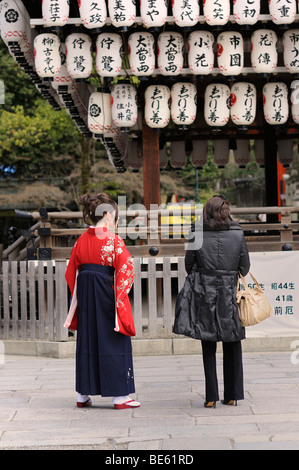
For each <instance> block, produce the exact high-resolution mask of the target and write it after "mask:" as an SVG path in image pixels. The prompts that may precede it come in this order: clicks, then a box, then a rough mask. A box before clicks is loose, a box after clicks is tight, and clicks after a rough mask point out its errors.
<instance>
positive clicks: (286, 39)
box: [282, 29, 299, 73]
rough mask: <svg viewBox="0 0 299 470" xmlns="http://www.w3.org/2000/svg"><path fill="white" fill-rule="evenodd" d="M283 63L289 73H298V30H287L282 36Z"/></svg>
mask: <svg viewBox="0 0 299 470" xmlns="http://www.w3.org/2000/svg"><path fill="white" fill-rule="evenodd" d="M282 45H283V61H284V65H285V67H286V69H287V70H288V72H290V73H298V72H299V29H289V30H288V31H285V32H284V34H283V36H282Z"/></svg>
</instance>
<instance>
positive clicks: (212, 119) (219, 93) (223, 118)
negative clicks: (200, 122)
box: [204, 83, 230, 127]
mask: <svg viewBox="0 0 299 470" xmlns="http://www.w3.org/2000/svg"><path fill="white" fill-rule="evenodd" d="M229 108H230V89H229V87H228V86H227V85H224V84H222V83H211V84H210V85H208V86H207V87H206V90H205V96H204V118H205V121H206V123H207V124H208V125H209V126H211V127H222V126H225V124H227V123H228V120H229V115H230V112H229Z"/></svg>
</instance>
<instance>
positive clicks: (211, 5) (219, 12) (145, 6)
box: [42, 0, 296, 29]
mask: <svg viewBox="0 0 299 470" xmlns="http://www.w3.org/2000/svg"><path fill="white" fill-rule="evenodd" d="M78 5H79V11H80V18H81V22H82V24H83V25H84V26H85V27H86V28H89V29H95V28H97V29H98V28H102V27H103V26H105V24H106V23H107V19H108V14H109V16H110V22H111V24H112V25H113V26H115V27H116V28H128V27H130V26H132V25H133V24H134V23H135V22H136V0H108V2H107V3H106V1H105V0H78ZM107 6H108V9H107ZM69 13H70V2H69V0H59V2H57V0H43V2H42V15H43V20H44V24H45V25H46V26H50V27H51V26H64V25H65V24H66V23H67V22H68V19H69ZM167 13H168V1H167V0H140V15H141V21H142V23H143V25H144V26H145V27H146V28H151V27H154V28H159V27H162V26H164V25H165V23H166V21H167ZM172 14H173V20H174V22H175V23H176V25H178V26H179V27H189V28H190V27H193V26H195V25H196V24H197V23H198V22H199V19H200V6H199V0H172ZM203 14H204V20H205V21H206V23H207V24H209V25H211V26H217V25H224V24H226V23H227V22H228V21H229V16H230V0H204V2H203ZM269 14H270V17H271V20H272V21H273V22H274V23H275V24H290V23H292V22H293V21H294V20H295V18H296V0H271V2H270V1H269ZM233 15H234V19H235V21H236V23H238V24H249V25H252V24H255V23H256V22H257V21H258V20H259V17H260V0H251V1H249V0H234V4H233Z"/></svg>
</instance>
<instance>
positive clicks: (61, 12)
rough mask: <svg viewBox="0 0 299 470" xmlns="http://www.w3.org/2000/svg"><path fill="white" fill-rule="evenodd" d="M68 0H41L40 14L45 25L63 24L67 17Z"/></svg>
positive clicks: (68, 10) (68, 11) (68, 9)
mask: <svg viewBox="0 0 299 470" xmlns="http://www.w3.org/2000/svg"><path fill="white" fill-rule="evenodd" d="M69 14H70V2H69V0H59V2H58V1H57V0H43V1H42V15H43V20H44V25H45V26H58V27H61V26H64V25H65V24H66V23H67V22H68V19H69Z"/></svg>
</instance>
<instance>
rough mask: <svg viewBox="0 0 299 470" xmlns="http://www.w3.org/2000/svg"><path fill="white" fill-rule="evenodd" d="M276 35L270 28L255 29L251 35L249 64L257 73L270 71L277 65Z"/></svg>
mask: <svg viewBox="0 0 299 470" xmlns="http://www.w3.org/2000/svg"><path fill="white" fill-rule="evenodd" d="M276 44H277V35H276V33H275V31H272V30H270V29H257V30H256V31H254V32H253V34H252V35H251V65H252V67H253V68H254V70H255V72H257V73H272V72H273V71H275V69H276V67H277V59H278V54H277V49H276Z"/></svg>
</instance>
